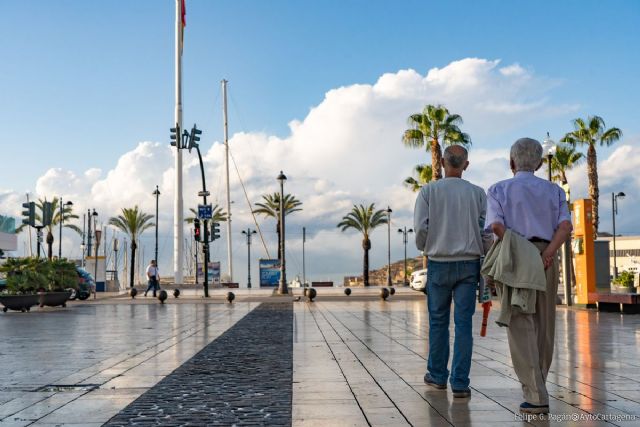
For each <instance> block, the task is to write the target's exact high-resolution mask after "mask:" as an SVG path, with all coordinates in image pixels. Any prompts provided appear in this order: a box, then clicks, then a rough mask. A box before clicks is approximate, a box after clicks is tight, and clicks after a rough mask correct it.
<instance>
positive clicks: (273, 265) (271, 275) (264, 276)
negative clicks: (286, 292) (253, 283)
mask: <svg viewBox="0 0 640 427" xmlns="http://www.w3.org/2000/svg"><path fill="white" fill-rule="evenodd" d="M259 265H260V287H269V288H275V287H277V286H278V284H279V283H280V260H277V259H261V260H259Z"/></svg>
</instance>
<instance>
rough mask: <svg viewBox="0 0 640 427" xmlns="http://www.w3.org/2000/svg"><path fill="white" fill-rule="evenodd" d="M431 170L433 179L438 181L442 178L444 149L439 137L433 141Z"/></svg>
mask: <svg viewBox="0 0 640 427" xmlns="http://www.w3.org/2000/svg"><path fill="white" fill-rule="evenodd" d="M431 170H432V176H431V180H432V181H437V180H439V179H441V178H442V149H441V148H440V143H439V142H438V140H437V139H435V138H434V139H433V140H432V141H431Z"/></svg>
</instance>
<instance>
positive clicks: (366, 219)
mask: <svg viewBox="0 0 640 427" xmlns="http://www.w3.org/2000/svg"><path fill="white" fill-rule="evenodd" d="M387 220H388V215H387V212H386V211H385V210H382V209H379V210H375V204H374V203H372V204H370V205H369V206H367V207H365V206H364V205H359V206H356V205H353V208H352V209H351V212H349V213H348V214H347V215H345V216H344V217H342V221H340V223H339V224H338V228H340V229H341V231H346V230H348V229H350V228H353V229H355V230H358V231H359V232H361V233H362V249H363V250H364V258H363V262H362V273H363V274H362V277H363V281H364V286H369V250H370V249H371V240H369V233H371V231H373V229H374V228H376V227H378V226H380V225H383V224H386V223H387Z"/></svg>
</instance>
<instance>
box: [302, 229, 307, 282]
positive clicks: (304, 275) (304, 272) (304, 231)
mask: <svg viewBox="0 0 640 427" xmlns="http://www.w3.org/2000/svg"><path fill="white" fill-rule="evenodd" d="M306 242H307V228H306V227H302V287H303V288H306V287H307V269H306V266H305V257H304V244H305V243H306Z"/></svg>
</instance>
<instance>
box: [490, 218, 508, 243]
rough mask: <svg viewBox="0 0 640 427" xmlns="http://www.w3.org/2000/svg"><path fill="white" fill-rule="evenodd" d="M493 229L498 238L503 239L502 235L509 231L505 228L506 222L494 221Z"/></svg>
mask: <svg viewBox="0 0 640 427" xmlns="http://www.w3.org/2000/svg"><path fill="white" fill-rule="evenodd" d="M491 231H493V234H495V235H496V236H498V240H502V237H504V233H505V232H506V231H507V229H506V228H505V226H504V224H500V223H499V222H494V223H493V224H491Z"/></svg>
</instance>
